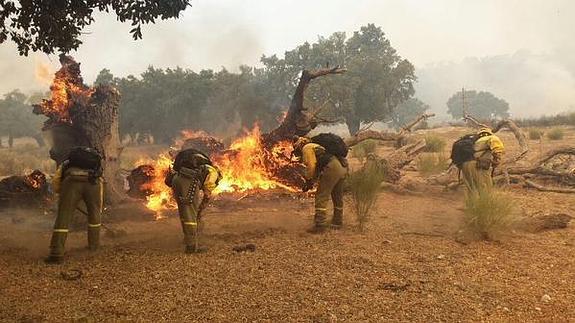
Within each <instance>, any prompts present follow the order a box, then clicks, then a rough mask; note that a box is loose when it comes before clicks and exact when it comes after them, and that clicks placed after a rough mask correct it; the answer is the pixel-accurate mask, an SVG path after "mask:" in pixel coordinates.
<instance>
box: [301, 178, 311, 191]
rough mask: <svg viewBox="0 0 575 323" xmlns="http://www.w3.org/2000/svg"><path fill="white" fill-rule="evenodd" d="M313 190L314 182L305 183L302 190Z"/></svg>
mask: <svg viewBox="0 0 575 323" xmlns="http://www.w3.org/2000/svg"><path fill="white" fill-rule="evenodd" d="M312 188H313V181H310V180H308V181H305V183H304V184H303V186H302V188H301V190H302V192H307V191H309V190H311V189H312Z"/></svg>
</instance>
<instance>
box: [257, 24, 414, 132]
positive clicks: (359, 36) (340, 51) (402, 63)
mask: <svg viewBox="0 0 575 323" xmlns="http://www.w3.org/2000/svg"><path fill="white" fill-rule="evenodd" d="M262 63H263V64H264V66H265V68H264V69H265V71H266V72H267V73H268V77H269V78H270V79H269V82H270V84H271V85H272V86H273V88H274V90H275V91H277V92H276V96H277V97H278V98H285V99H286V100H287V99H288V98H289V94H291V93H292V92H293V88H294V87H295V86H296V82H297V79H298V75H299V73H300V72H301V70H303V69H306V68H307V69H311V68H318V67H324V66H325V65H326V64H328V63H329V64H331V65H340V66H345V67H347V68H348V73H346V74H345V75H343V76H339V77H334V78H325V79H322V80H319V81H318V82H315V83H314V84H312V86H310V90H309V91H308V92H307V97H306V99H307V100H308V101H310V102H312V105H314V104H315V105H316V106H320V105H322V104H323V103H324V102H326V101H329V102H331V106H330V110H331V111H330V112H331V115H332V116H336V117H341V118H344V119H345V121H346V123H347V125H348V128H349V130H350V132H351V133H355V132H357V131H358V130H359V127H360V123H361V122H366V121H367V122H370V121H381V120H386V119H389V117H390V115H391V114H392V112H393V110H394V109H395V107H397V105H398V104H400V103H401V102H403V101H405V100H407V99H409V98H410V97H411V96H413V94H414V93H415V90H414V88H413V83H414V82H415V81H416V76H415V68H414V67H413V65H412V64H411V63H410V62H409V61H407V60H405V59H403V58H401V56H399V54H397V51H396V50H395V49H394V48H393V47H392V46H391V43H390V41H389V40H388V39H387V38H386V37H385V34H384V32H383V31H382V29H381V28H380V27H377V26H375V25H374V24H369V25H367V26H364V27H361V29H360V30H359V31H356V32H355V33H354V34H353V36H352V37H350V38H346V34H345V33H334V34H332V35H331V36H330V37H328V38H323V37H320V38H319V39H318V41H317V42H316V43H313V44H309V43H307V42H306V43H304V44H303V45H300V46H298V47H296V48H295V49H293V50H291V51H287V52H286V53H285V55H284V58H283V59H280V58H278V57H277V56H271V57H266V56H264V57H263V58H262ZM288 93H289V94H288Z"/></svg>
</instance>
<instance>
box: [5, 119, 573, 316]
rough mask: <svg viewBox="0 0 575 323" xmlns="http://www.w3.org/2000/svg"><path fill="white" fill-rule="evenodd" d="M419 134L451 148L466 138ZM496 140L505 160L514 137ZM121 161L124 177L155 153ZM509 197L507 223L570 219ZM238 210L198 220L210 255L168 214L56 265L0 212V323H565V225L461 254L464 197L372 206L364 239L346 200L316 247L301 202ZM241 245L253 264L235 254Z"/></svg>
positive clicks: (539, 199) (29, 231)
mask: <svg viewBox="0 0 575 323" xmlns="http://www.w3.org/2000/svg"><path fill="white" fill-rule="evenodd" d="M566 131H567V133H566V136H565V138H564V139H563V140H562V141H549V140H547V139H543V140H537V141H533V140H531V141H530V142H529V144H530V147H531V149H532V151H531V153H530V157H529V160H533V159H536V158H538V157H539V156H541V155H542V154H543V153H544V152H545V151H546V150H548V149H551V148H554V147H557V146H560V145H571V144H572V143H573V140H575V131H573V129H570V128H566ZM429 132H431V133H433V134H434V135H439V136H441V137H443V138H445V140H446V142H447V143H451V142H452V141H453V140H454V139H455V138H457V137H458V136H460V135H462V134H464V133H466V132H469V130H468V129H461V128H442V129H433V130H429ZM426 133H428V132H424V133H423V134H421V135H422V136H423V135H425V134H426ZM501 137H502V139H503V140H504V142H505V144H506V147H507V151H508V154H509V155H511V156H513V154H516V153H517V151H518V148H517V145H516V144H515V143H514V139H513V137H512V135H511V134H510V133H505V132H504V133H502V134H501ZM130 149H132V150H133V151H131V155H128V156H125V157H124V158H126V160H125V162H127V163H128V164H130V160H131V159H133V160H136V159H138V158H140V157H141V156H142V155H143V154H149V155H154V153H155V151H153V149H152V148H130ZM130 149H129V150H128V151H130ZM154 149H156V150H158V149H159V148H158V147H155V148H154ZM445 150H446V152H447V150H449V144H448V145H447V146H446V147H445ZM380 153H385V151H382V152H380ZM529 160H527V161H526V162H528V161H529ZM352 164H355V165H357V164H358V163H357V161H354V163H352ZM408 177H413V178H415V179H417V177H418V175H417V174H414V173H413V172H411V173H410V174H408ZM509 195H510V201H509V203H512V204H513V205H514V206H515V210H516V213H517V215H518V216H524V217H525V216H532V215H534V214H537V213H567V214H571V215H575V195H572V194H556V193H541V192H537V191H534V190H527V189H524V188H521V187H512V188H510V189H509ZM238 199H239V197H237V196H236V197H222V199H221V200H220V201H218V202H217V203H216V206H215V207H211V208H210V209H209V210H208V212H207V213H206V217H205V219H206V228H205V235H204V240H205V242H206V244H207V245H208V246H209V247H210V250H209V252H208V253H205V254H200V255H185V254H183V246H182V234H181V229H180V226H179V222H178V220H177V219H176V218H175V217H173V214H172V216H171V217H170V216H168V218H166V219H162V220H159V221H153V220H151V219H150V217H149V216H142V214H140V211H138V209H137V208H132V207H125V208H124V209H123V210H122V211H114V212H112V213H113V214H110V215H109V216H108V218H107V219H106V222H107V223H108V224H107V225H108V226H109V227H110V228H111V229H113V230H115V231H116V232H122V231H124V232H125V234H124V235H116V236H113V235H109V234H106V231H104V233H103V236H102V243H103V247H102V248H101V250H100V251H98V252H97V253H89V252H88V251H87V250H86V249H85V246H86V237H85V232H84V231H76V232H73V233H72V234H70V237H69V240H68V257H67V262H66V263H65V264H64V265H61V266H46V265H45V264H44V263H43V262H42V259H43V257H45V256H46V253H47V249H48V242H49V239H50V231H51V226H52V222H53V214H51V213H48V214H44V212H43V211H39V210H38V211H36V210H33V211H25V212H24V211H14V210H9V211H3V212H0V321H28V322H40V321H70V320H77V321H82V322H90V321H126V320H133V321H216V322H238V321H239V322H242V321H267V322H282V321H306V322H335V321H351V322H357V321H368V322H379V321H392V322H398V321H403V322H405V321H409V322H432V321H448V322H452V321H463V322H468V321H488V322H518V321H519V322H526V321H543V322H568V321H575V307H574V306H573V304H574V303H575V286H574V284H573V283H574V282H575V270H574V269H575V229H574V227H575V226H574V225H573V224H571V225H570V226H569V227H568V228H567V229H561V230H553V231H546V232H541V233H528V232H523V231H519V230H516V231H514V232H510V233H509V234H508V235H507V236H505V237H503V238H502V239H501V240H500V241H497V242H483V241H475V242H469V243H466V244H464V243H461V239H459V237H460V234H459V233H458V231H459V229H460V225H461V221H462V216H463V195H462V193H461V192H443V191H441V189H439V188H438V187H425V186H424V187H423V189H422V193H420V195H398V194H394V193H388V192H383V193H381V194H380V196H379V200H378V202H377V207H376V208H375V211H374V214H373V217H372V219H371V222H370V227H369V228H368V230H367V232H365V233H359V232H357V230H356V227H355V222H356V221H355V219H354V215H353V211H352V210H351V203H349V201H347V202H346V218H345V221H346V226H345V228H344V230H341V231H336V232H330V233H327V234H324V235H319V236H316V235H311V234H308V233H306V232H305V230H306V228H308V226H309V225H310V224H311V221H312V217H311V213H312V211H313V210H312V204H313V202H312V200H311V199H309V198H303V199H298V198H296V197H295V196H292V195H286V194H279V195H278V194H263V195H259V196H249V197H246V198H243V199H241V200H240V201H238ZM168 215H169V214H168ZM78 217H79V218H80V219H81V218H82V216H81V215H78ZM126 218H128V219H132V220H128V221H126V220H125V219H126ZM458 241H460V242H458ZM247 243H252V244H254V245H255V246H256V251H255V252H245V253H237V252H235V251H233V249H234V247H237V246H242V245H243V244H247ZM78 272H79V273H81V274H82V276H81V277H80V278H79V279H76V280H66V279H65V277H64V276H66V275H67V274H68V275H69V274H74V273H78ZM62 274H65V275H64V276H63V275H62ZM66 277H68V276H66ZM544 295H547V296H546V297H544Z"/></svg>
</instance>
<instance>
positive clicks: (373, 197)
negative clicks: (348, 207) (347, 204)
mask: <svg viewBox="0 0 575 323" xmlns="http://www.w3.org/2000/svg"><path fill="white" fill-rule="evenodd" d="M383 178H384V172H383V170H382V168H381V166H380V165H379V164H378V163H371V164H369V165H366V167H364V168H362V169H361V170H359V171H357V172H354V173H352V174H351V175H350V176H349V178H348V186H349V189H350V191H351V197H352V201H353V207H354V209H355V214H356V218H357V223H358V226H359V230H360V231H364V230H365V227H366V225H367V223H368V221H369V218H370V216H371V211H372V209H373V207H374V206H375V203H376V201H377V194H378V192H379V188H380V186H381V182H382V181H383Z"/></svg>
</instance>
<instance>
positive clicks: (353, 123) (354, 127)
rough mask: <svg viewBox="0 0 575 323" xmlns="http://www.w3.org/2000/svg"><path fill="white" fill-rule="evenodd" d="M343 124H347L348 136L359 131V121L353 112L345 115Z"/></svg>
mask: <svg viewBox="0 0 575 323" xmlns="http://www.w3.org/2000/svg"><path fill="white" fill-rule="evenodd" d="M345 124H346V125H347V129H348V130H349V135H350V136H355V135H357V133H358V132H359V127H360V125H361V122H360V121H359V118H358V117H357V116H356V115H355V114H349V115H347V116H346V117H345Z"/></svg>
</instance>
